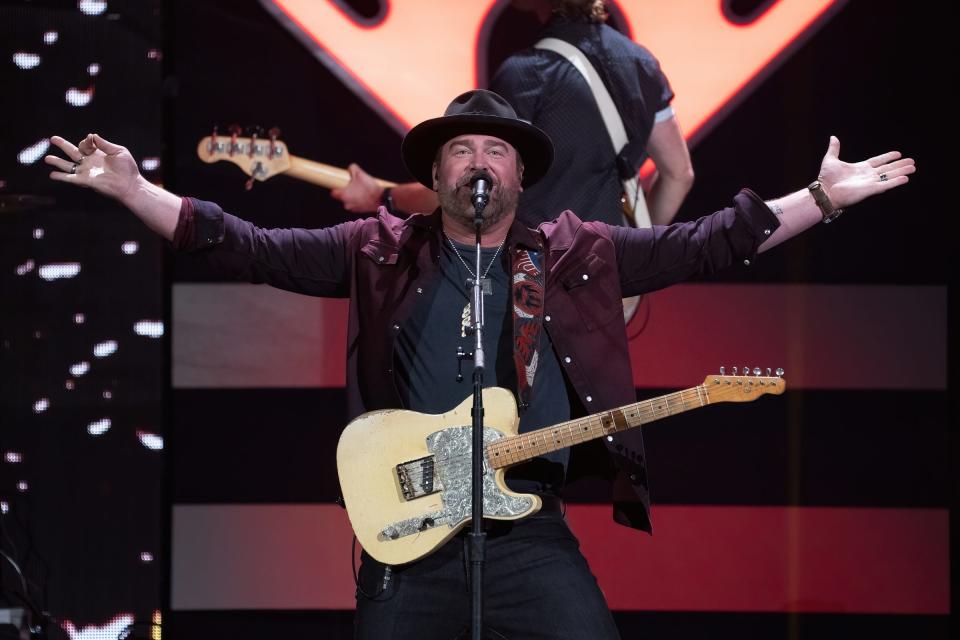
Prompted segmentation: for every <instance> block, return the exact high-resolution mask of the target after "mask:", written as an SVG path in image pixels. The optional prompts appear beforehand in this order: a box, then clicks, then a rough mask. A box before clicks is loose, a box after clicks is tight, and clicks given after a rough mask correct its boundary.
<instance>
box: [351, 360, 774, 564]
mask: <svg viewBox="0 0 960 640" xmlns="http://www.w3.org/2000/svg"><path fill="white" fill-rule="evenodd" d="M722 373H723V369H721V375H710V376H707V377H706V379H704V381H703V384H701V385H699V386H696V387H693V388H691V389H686V390H684V391H678V392H676V393H670V394H667V395H665V396H660V397H657V398H653V399H651V400H644V401H642V402H637V403H634V404H629V405H626V406H624V407H620V408H618V409H613V410H612V411H603V412H600V413H596V414H593V415H591V416H587V417H585V418H578V419H576V420H570V421H568V422H563V423H560V424H556V425H553V426H551V427H545V428H543V429H538V430H536V431H532V432H528V433H524V434H519V433H518V431H517V429H518V427H519V419H518V417H517V405H516V402H515V401H514V398H513V394H512V393H510V392H509V391H507V390H506V389H500V388H495V387H494V388H489V389H484V390H483V405H484V423H485V425H486V426H484V430H483V442H484V473H483V511H484V517H486V518H493V519H495V520H518V519H520V518H524V517H526V516H529V515H532V514H534V513H536V512H537V511H539V510H540V507H541V506H542V505H541V500H540V498H539V497H538V496H536V495H532V494H522V493H515V492H513V491H511V490H510V489H508V488H507V486H506V484H505V482H504V473H505V471H506V470H507V469H508V468H509V467H512V466H514V465H517V464H520V463H522V462H525V461H527V460H530V459H532V458H535V457H537V456H540V455H543V454H545V453H549V452H551V451H556V450H558V449H562V448H564V447H569V446H571V445H575V444H579V443H581V442H586V441H588V440H594V439H596V438H602V437H605V436H609V435H612V434H614V433H617V432H620V431H625V430H627V429H632V428H634V427H640V426H642V425H644V424H648V423H650V422H654V421H656V420H659V419H661V418H666V417H667V416H671V415H675V414H678V413H682V412H684V411H689V410H691V409H698V408H700V407H705V406H707V405H710V404H716V403H718V402H748V401H751V400H756V399H757V398H759V397H760V396H762V395H765V394H768V393H769V394H781V393H783V391H784V388H785V382H784V380H783V378H781V377H780V376H781V375H782V374H783V371H782V370H781V369H777V372H776V373H777V375H776V376H775V377H771V376H770V370H769V369H767V375H766V376H761V375H759V374H760V370H759V369H754V374H753V375H750V371H749V370H745V371H744V374H743V375H736V369H734V375H731V376H728V375H723V374H722ZM472 406H473V397H472V396H471V397H469V398H467V399H466V400H464V401H463V402H462V403H461V404H460V405H459V406H457V407H456V408H455V409H453V410H452V411H449V412H447V413H444V414H438V415H427V414H422V413H417V412H414V411H408V410H403V409H386V410H380V411H371V412H369V413H365V414H363V415H361V416H359V417H358V418H356V419H354V420H353V421H352V422H350V424H348V425H347V427H346V429H344V431H343V433H342V434H341V436H340V442H339V444H338V445H337V472H338V474H339V476H340V488H341V490H342V492H343V498H344V501H345V503H346V508H347V515H348V517H349V518H350V524H351V526H352V527H353V531H354V533H355V534H356V536H357V539H358V540H359V541H360V544H361V545H363V548H364V549H365V550H366V551H367V553H369V554H370V555H371V556H373V557H374V558H375V559H377V560H379V561H380V562H383V563H385V564H389V565H400V564H405V563H408V562H413V561H414V560H418V559H420V558H423V557H424V556H427V555H429V554H430V553H432V552H433V551H435V550H436V549H438V548H439V547H440V546H441V545H443V544H444V543H445V542H446V541H447V540H449V539H450V538H452V537H453V536H454V535H456V534H457V532H458V531H460V530H461V529H462V528H463V527H464V526H466V524H467V523H468V522H470V519H471V502H472V499H471V496H472V493H471V449H472V434H471V424H472V420H471V417H470V410H471V408H472Z"/></svg>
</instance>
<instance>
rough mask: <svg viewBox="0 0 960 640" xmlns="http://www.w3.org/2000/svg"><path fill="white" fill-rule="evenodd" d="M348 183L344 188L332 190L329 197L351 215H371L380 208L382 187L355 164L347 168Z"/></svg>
mask: <svg viewBox="0 0 960 640" xmlns="http://www.w3.org/2000/svg"><path fill="white" fill-rule="evenodd" d="M347 171H348V172H349V173H350V182H348V183H347V185H346V186H345V187H340V188H338V189H333V190H332V191H331V192H330V195H331V196H333V197H334V198H336V199H337V200H339V201H340V202H342V203H343V208H344V209H346V210H347V211H351V212H353V213H373V212H374V211H376V210H377V207H379V206H380V198H381V197H383V187H381V186H380V185H378V184H377V182H376V180H374V179H373V176H371V175H370V174H369V173H367V172H366V171H364V170H363V169H361V168H360V167H359V165H357V164H356V163H353V164H351V165H350V166H349V167H347Z"/></svg>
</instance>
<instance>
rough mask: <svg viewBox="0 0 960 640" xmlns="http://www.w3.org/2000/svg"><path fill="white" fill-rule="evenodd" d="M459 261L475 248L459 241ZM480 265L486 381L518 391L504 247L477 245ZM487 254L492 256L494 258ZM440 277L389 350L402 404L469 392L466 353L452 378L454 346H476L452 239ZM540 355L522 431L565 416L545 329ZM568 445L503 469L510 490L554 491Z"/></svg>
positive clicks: (439, 403) (442, 401)
mask: <svg viewBox="0 0 960 640" xmlns="http://www.w3.org/2000/svg"><path fill="white" fill-rule="evenodd" d="M456 247H457V250H458V251H459V252H460V256H462V258H463V260H465V261H466V262H467V264H469V265H471V269H473V263H474V260H475V258H474V256H475V248H474V247H472V246H467V245H462V244H459V243H456ZM481 256H482V257H481V266H482V267H483V269H485V270H486V268H487V265H488V264H489V265H490V269H489V271H487V275H486V277H487V278H489V279H490V280H491V281H492V292H491V294H490V295H485V296H484V311H485V316H486V317H485V325H484V331H483V348H484V352H485V356H486V370H485V371H484V377H483V386H484V388H487V387H504V388H506V389H509V390H510V391H512V392H513V393H514V396H516V389H517V372H516V367H515V365H514V361H513V312H512V308H511V305H510V274H509V273H508V270H507V259H506V257H505V256H504V255H503V251H498V250H497V249H495V248H490V249H483V250H482V251H481ZM491 260H493V263H492V264H491ZM440 273H441V280H440V283H439V284H438V285H437V287H436V289H435V290H434V292H433V294H432V295H431V296H427V297H426V299H424V300H423V301H422V302H421V303H420V304H418V305H417V307H416V308H415V309H414V311H413V312H412V313H411V315H410V317H409V318H408V320H407V321H406V323H405V325H404V326H403V329H402V330H401V332H400V334H399V336H398V338H397V349H396V352H395V354H394V360H395V371H396V372H397V377H396V381H397V388H398V390H399V392H400V398H401V400H402V401H403V405H404V407H405V408H407V409H412V410H414V411H419V412H421V413H443V412H445V411H450V410H451V409H453V408H454V407H456V406H457V405H459V404H460V403H461V402H463V401H464V400H465V399H466V398H468V397H469V396H470V395H471V394H472V393H473V363H472V361H471V360H464V362H463V366H462V373H463V380H461V381H457V355H456V354H457V347H458V346H459V347H462V348H463V351H464V352H465V353H470V352H472V351H473V346H474V337H473V336H472V335H469V334H467V333H466V332H465V331H463V327H464V318H466V323H469V319H470V315H469V309H468V308H467V305H468V303H469V302H470V298H471V297H472V295H473V294H472V291H471V289H470V288H469V286H468V285H467V284H466V283H467V280H468V279H469V278H472V276H471V274H470V272H469V271H467V268H466V266H465V265H464V263H463V261H461V258H460V257H458V256H457V254H456V253H455V251H454V250H453V248H452V247H451V245H450V243H449V242H444V244H443V250H442V251H441V254H440ZM539 353H540V356H539V358H540V361H539V363H538V366H537V373H536V377H535V379H534V382H533V392H532V394H531V397H530V406H529V407H528V408H527V409H526V410H524V411H523V412H522V413H521V415H520V431H521V433H522V432H527V431H532V430H534V429H539V428H541V427H546V426H550V425H553V424H557V423H558V422H563V421H565V420H569V419H570V402H569V398H568V395H567V388H566V383H565V380H564V378H563V372H562V370H561V368H560V362H559V361H558V360H557V356H556V354H555V353H554V351H553V345H552V344H551V342H550V338H549V336H548V335H547V332H546V330H544V331H542V332H541V337H540V349H539ZM569 457H570V451H569V449H563V450H560V451H555V452H553V453H550V454H547V455H546V456H542V457H540V458H536V459H534V460H531V461H530V462H527V463H525V464H522V465H518V466H516V467H514V468H513V469H510V470H509V471H508V472H507V484H508V485H509V486H510V488H511V489H513V490H514V491H537V492H541V493H558V492H559V491H560V489H561V488H562V486H563V479H564V475H565V472H566V466H567V462H568V460H569Z"/></svg>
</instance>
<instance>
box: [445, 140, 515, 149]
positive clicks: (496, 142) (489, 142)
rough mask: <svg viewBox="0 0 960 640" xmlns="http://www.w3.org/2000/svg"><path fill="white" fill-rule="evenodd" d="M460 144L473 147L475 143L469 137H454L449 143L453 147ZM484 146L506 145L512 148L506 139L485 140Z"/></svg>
mask: <svg viewBox="0 0 960 640" xmlns="http://www.w3.org/2000/svg"><path fill="white" fill-rule="evenodd" d="M458 144H460V145H463V146H465V147H470V148H473V146H474V145H473V144H472V143H471V142H470V140H469V138H454V139H453V140H451V141H450V142H449V145H450V146H451V147H453V146H455V145H458ZM483 146H484V148H486V149H489V148H490V147H504V148H507V149H509V148H510V144H509V143H508V142H506V141H505V140H484V142H483Z"/></svg>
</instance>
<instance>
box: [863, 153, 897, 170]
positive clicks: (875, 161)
mask: <svg viewBox="0 0 960 640" xmlns="http://www.w3.org/2000/svg"><path fill="white" fill-rule="evenodd" d="M899 157H900V152H899V151H888V152H886V153H883V154H880V155H879V156H874V157H872V158H870V159H869V160H867V164H869V165H870V166H871V167H879V166H881V165H884V164H887V163H888V162H891V161H893V160H896V159H897V158H899Z"/></svg>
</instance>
